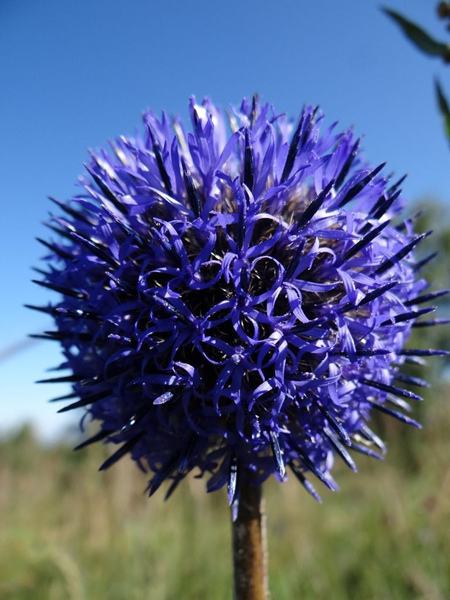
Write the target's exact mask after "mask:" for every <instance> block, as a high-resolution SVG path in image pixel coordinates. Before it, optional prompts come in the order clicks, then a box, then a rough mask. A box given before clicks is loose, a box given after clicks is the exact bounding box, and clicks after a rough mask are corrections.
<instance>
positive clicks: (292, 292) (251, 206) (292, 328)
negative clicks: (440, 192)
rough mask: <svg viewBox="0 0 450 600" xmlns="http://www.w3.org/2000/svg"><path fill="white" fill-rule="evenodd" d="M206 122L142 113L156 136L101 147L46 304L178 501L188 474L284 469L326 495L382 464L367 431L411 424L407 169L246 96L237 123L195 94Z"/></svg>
mask: <svg viewBox="0 0 450 600" xmlns="http://www.w3.org/2000/svg"><path fill="white" fill-rule="evenodd" d="M190 116H191V121H192V129H191V131H190V132H186V130H185V128H184V127H183V125H182V124H181V122H179V121H178V120H170V119H169V118H168V117H167V116H166V115H165V114H163V116H162V118H161V119H158V118H157V117H156V116H155V115H154V114H153V113H151V112H149V113H147V114H145V116H144V124H145V134H144V135H143V136H142V137H140V136H137V137H134V138H129V137H120V138H119V139H118V140H116V141H115V142H113V143H112V145H111V149H110V150H109V151H102V152H100V153H97V154H92V157H91V159H90V162H89V164H88V165H87V166H86V169H87V172H88V175H89V176H88V177H87V178H86V179H83V180H82V188H83V191H82V193H81V194H80V195H79V196H76V197H75V198H73V199H72V200H71V201H70V202H69V203H64V204H63V203H59V202H57V204H58V206H59V207H60V209H61V214H60V216H51V219H50V222H49V226H50V228H51V229H52V230H53V231H54V232H55V233H56V234H57V236H58V238H57V241H51V242H44V243H45V245H46V246H47V247H48V248H49V249H50V255H49V256H48V257H47V259H48V260H49V263H50V266H49V270H48V271H46V272H45V275H44V280H43V281H41V282H40V283H41V285H44V286H46V287H47V288H50V289H52V290H54V291H56V292H58V293H59V294H60V295H61V296H60V299H59V301H57V302H56V303H55V304H53V305H48V306H46V307H41V310H44V311H45V312H48V313H50V314H51V315H52V316H53V317H54V321H55V323H56V330H55V331H50V332H46V333H45V334H44V337H47V338H49V339H55V340H58V341H59V342H60V343H61V346H62V349H63V353H64V356H65V362H64V363H63V365H61V366H62V368H64V369H68V370H69V372H70V374H69V375H68V376H63V377H58V378H56V379H54V381H69V382H71V383H72V386H73V393H72V394H70V395H69V396H68V397H72V398H74V399H75V401H74V402H72V403H71V404H70V405H69V406H66V407H65V408H64V409H62V410H68V409H72V408H83V409H84V410H85V411H87V415H89V417H91V418H92V419H93V420H95V421H98V422H99V423H100V429H99V431H98V433H97V434H95V435H94V436H93V437H92V438H90V439H88V440H87V441H86V442H84V443H83V444H81V445H82V446H84V445H86V444H88V443H91V442H93V441H100V440H103V441H107V442H112V443H114V444H120V446H119V448H118V449H117V450H116V451H115V452H114V453H113V454H112V456H111V457H110V458H109V459H108V460H107V461H106V462H105V463H104V465H102V467H103V468H106V467H108V466H110V465H111V464H112V463H114V462H115V461H116V460H117V459H119V458H120V457H121V456H123V455H125V454H126V453H130V454H131V456H132V457H133V459H134V460H135V461H136V462H137V463H138V464H139V466H141V467H142V468H143V469H144V470H146V471H150V472H151V473H152V478H151V480H150V483H149V491H150V493H153V492H154V491H155V490H156V489H157V488H158V487H159V486H160V485H161V483H163V482H164V481H165V480H170V485H169V487H168V494H170V493H171V492H172V490H173V489H175V487H176V486H177V484H178V483H179V482H180V481H181V480H182V479H183V478H184V477H185V475H186V474H187V473H189V472H190V471H192V470H194V469H195V471H196V473H199V474H200V475H205V474H206V475H207V477H208V482H207V488H208V490H209V491H212V490H216V489H219V488H221V487H222V486H224V485H227V486H228V494H229V500H230V502H233V501H234V500H236V498H237V493H238V492H237V490H238V488H239V486H238V483H239V478H240V477H247V476H251V477H252V478H253V481H254V482H255V483H257V484H259V483H261V482H262V481H264V480H265V479H266V478H267V477H268V476H269V475H271V474H275V475H276V476H277V477H278V478H279V479H280V480H283V479H285V477H286V467H287V466H288V467H289V468H290V469H291V471H292V472H293V473H294V474H295V476H296V477H297V478H298V479H299V480H300V481H301V483H302V484H303V485H304V486H305V487H306V489H307V490H308V491H309V492H310V493H312V494H313V495H314V496H315V497H318V496H317V494H316V492H315V490H314V488H313V486H312V484H311V483H310V481H309V480H308V479H307V478H306V477H307V475H308V474H311V473H312V474H313V475H315V476H316V477H317V478H318V479H319V480H320V481H321V482H322V483H324V484H325V485H326V486H328V487H329V488H331V489H336V484H335V482H334V480H333V478H332V476H331V473H330V471H331V468H332V465H333V461H334V458H335V456H339V457H341V458H342V459H343V460H344V461H345V462H346V463H347V465H348V466H349V467H350V468H351V469H355V465H354V462H353V458H352V457H351V455H350V452H349V450H354V451H357V452H362V453H365V454H369V455H371V456H375V457H377V456H381V455H382V454H383V452H384V447H383V443H382V442H381V440H380V439H379V438H378V437H377V436H376V435H375V434H374V433H373V432H372V431H371V429H370V428H369V426H368V423H369V420H370V417H371V413H372V412H373V411H374V410H377V411H381V412H384V413H387V414H389V415H392V416H393V417H396V418H398V419H400V420H402V421H404V422H405V423H408V424H411V425H417V423H416V422H415V421H413V420H412V419H411V418H410V417H409V416H407V415H405V410H407V409H408V406H407V405H406V401H405V400H417V399H419V396H417V395H416V394H415V393H414V392H412V391H410V390H409V389H405V387H404V386H405V385H409V384H412V385H419V386H420V385H423V382H422V381H421V380H418V379H417V378H414V377H408V376H406V375H402V374H401V373H400V367H401V366H402V364H403V363H404V362H405V361H408V360H410V361H411V360H416V361H417V360H421V359H420V358H417V355H419V356H420V355H427V354H432V353H433V352H434V351H429V350H405V349H404V345H405V341H406V340H407V338H408V336H409V334H410V331H411V327H412V326H413V323H414V321H415V319H416V318H418V317H420V316H421V315H422V314H424V313H426V312H429V311H430V309H429V308H422V307H421V306H422V305H423V303H424V302H426V301H428V300H430V299H432V298H433V297H435V296H436V295H438V294H439V293H429V294H425V295H424V294H423V290H424V289H425V288H426V287H427V283H426V282H425V281H424V280H423V279H420V278H418V271H419V269H420V267H421V266H422V265H423V263H424V261H422V263H420V262H417V261H416V260H415V259H414V257H413V253H412V251H413V249H414V248H415V246H416V245H417V244H418V242H420V240H421V239H422V238H423V237H424V235H419V236H416V235H415V234H414V232H413V226H412V220H411V219H409V220H408V219H407V220H405V221H401V220H400V219H399V218H398V213H399V211H400V209H401V191H400V184H401V180H400V181H397V182H396V183H392V182H391V181H388V180H389V177H386V176H384V175H383V174H382V171H383V166H384V165H380V166H378V167H376V168H372V167H369V166H367V165H366V164H365V163H364V162H363V159H362V158H361V156H360V151H359V142H358V140H355V139H354V134H353V132H352V131H344V132H336V130H335V126H331V127H328V128H327V127H326V126H325V125H324V124H323V116H322V114H321V113H320V112H319V111H318V109H317V108H313V107H307V108H305V109H304V110H303V111H302V113H301V115H300V118H299V120H298V122H297V123H294V122H292V121H291V120H290V119H288V118H287V117H286V116H284V115H280V114H277V113H276V112H275V111H274V109H273V107H272V106H270V105H268V104H260V103H259V102H258V100H257V99H256V98H254V99H253V101H252V102H249V101H247V100H244V101H243V102H242V104H241V106H240V108H239V109H238V110H232V111H230V113H229V114H228V115H225V114H223V113H222V112H220V111H219V109H218V108H216V107H215V106H214V105H213V104H212V103H211V102H210V101H209V100H204V101H203V102H202V103H201V104H197V103H196V102H195V100H194V99H192V100H191V102H190Z"/></svg>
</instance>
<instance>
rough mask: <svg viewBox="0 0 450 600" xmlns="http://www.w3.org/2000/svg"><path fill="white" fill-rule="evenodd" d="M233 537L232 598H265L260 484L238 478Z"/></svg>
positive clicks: (264, 545) (262, 512) (265, 571)
mask: <svg viewBox="0 0 450 600" xmlns="http://www.w3.org/2000/svg"><path fill="white" fill-rule="evenodd" d="M232 537H233V565H234V598H235V600H267V599H268V597H269V593H268V578H267V539H266V517H265V513H264V501H263V498H262V486H261V485H255V484H252V482H250V481H248V480H246V481H241V482H240V484H239V509H238V514H237V518H236V519H235V520H234V521H233V524H232Z"/></svg>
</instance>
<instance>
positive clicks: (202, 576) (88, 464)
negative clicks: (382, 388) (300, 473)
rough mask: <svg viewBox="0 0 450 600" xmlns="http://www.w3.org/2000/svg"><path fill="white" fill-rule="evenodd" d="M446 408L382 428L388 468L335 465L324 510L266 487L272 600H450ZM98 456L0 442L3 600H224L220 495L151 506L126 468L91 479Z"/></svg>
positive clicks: (441, 404) (445, 392)
mask: <svg viewBox="0 0 450 600" xmlns="http://www.w3.org/2000/svg"><path fill="white" fill-rule="evenodd" d="M449 400H450V388H444V387H443V388H442V389H441V390H435V393H434V394H433V396H432V397H430V398H429V399H428V406H427V407H426V410H425V411H423V413H424V414H423V420H424V421H425V429H424V430H423V431H420V432H416V431H413V430H410V429H408V428H401V427H397V426H396V425H395V424H394V425H392V424H389V426H387V424H386V422H384V427H385V428H386V430H385V431H384V434H385V436H386V437H387V440H388V442H389V449H390V451H389V454H388V458H387V460H386V462H385V463H379V462H374V461H371V460H370V459H365V458H364V457H361V458H359V461H358V464H359V467H360V472H359V473H358V474H356V475H355V474H352V473H350V472H347V471H346V470H345V468H343V467H342V468H341V467H340V466H339V467H338V468H337V469H336V471H337V472H336V476H337V479H338V481H339V482H340V484H341V487H342V491H341V492H339V493H337V494H331V493H326V492H324V494H323V497H324V503H323V504H322V505H318V504H316V503H315V502H314V501H313V500H312V499H311V498H310V497H309V496H308V495H307V494H306V493H305V492H304V491H303V489H302V488H300V486H299V485H298V484H297V483H296V481H294V480H292V481H289V482H288V483H287V484H286V485H283V486H280V485H278V484H276V483H273V482H272V483H269V484H268V485H267V486H266V500H267V512H268V525H269V551H270V587H271V597H272V599H273V600H282V599H285V600H297V599H299V600H301V599H305V600H309V599H319V600H320V599H327V600H344V599H351V600H372V599H373V600H375V599H377V600H379V599H381V600H384V599H389V600H391V599H392V600H397V599H398V600H400V599H405V600H410V599H414V598H423V599H426V600H448V599H449V598H450V503H449V498H450V463H449V457H450V439H449V428H450V402H449ZM104 456H105V449H104V448H102V447H99V448H91V449H89V450H85V451H82V452H80V453H73V452H72V451H71V450H70V448H69V447H68V445H66V444H62V443H61V444H59V445H57V446H53V447H50V448H49V447H47V448H45V447H42V446H41V445H39V444H38V443H37V442H36V441H35V440H34V438H33V436H32V435H31V433H30V431H28V430H24V431H22V432H21V433H20V434H17V435H16V436H14V437H10V438H9V439H5V440H3V441H2V442H1V443H0V520H1V535H0V598H1V599H2V600H25V599H26V600H63V599H64V600H65V599H69V600H84V599H86V600H103V599H105V600H143V599H151V600H163V599H164V600H180V599H182V600H190V599H192V600H203V599H206V600H220V599H224V600H225V599H230V598H231V597H232V594H231V585H230V582H231V569H230V556H229V546H230V528H229V515H228V509H227V506H226V500H225V496H224V494H222V493H216V494H213V495H206V494H205V493H204V489H203V482H199V481H196V480H190V481H187V482H186V483H185V484H183V485H182V486H181V487H180V489H179V490H178V491H177V492H176V493H175V495H174V496H173V497H172V498H171V500H170V501H169V502H166V503H165V502H163V500H162V496H163V493H161V494H159V496H158V495H157V497H153V498H152V499H150V500H149V499H148V498H147V497H146V496H145V495H144V493H143V490H144V488H145V485H146V479H145V476H143V475H142V474H141V473H140V472H139V471H137V469H136V468H135V467H134V466H133V465H131V464H130V463H129V462H128V460H123V461H122V463H119V464H118V465H117V466H115V467H114V468H112V469H111V471H109V472H107V473H98V472H97V467H98V465H99V464H100V462H101V461H102V458H103V457H104ZM319 485H320V484H318V486H319Z"/></svg>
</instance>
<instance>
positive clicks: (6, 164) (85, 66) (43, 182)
mask: <svg viewBox="0 0 450 600" xmlns="http://www.w3.org/2000/svg"><path fill="white" fill-rule="evenodd" d="M386 3H389V6H391V7H393V8H397V9H398V10H401V11H403V12H405V14H408V15H409V16H410V17H411V18H414V19H415V20H417V21H418V22H420V23H422V24H423V25H424V26H426V27H428V28H429V29H430V30H431V31H434V33H435V34H436V35H440V34H442V36H443V35H444V34H443V33H442V31H441V30H443V28H441V27H440V26H439V23H438V21H437V19H436V18H435V15H434V4H435V3H434V2H424V1H423V0H409V1H395V0H390V1H389V0H386ZM448 73H449V74H450V71H449V72H448ZM434 74H440V75H441V76H442V79H443V81H444V82H445V80H446V79H447V81H448V85H449V92H450V77H448V76H447V73H446V72H445V67H442V66H440V65H439V64H438V62H436V61H431V60H429V59H427V58H426V57H424V56H422V55H421V54H419V53H418V52H417V51H416V50H415V49H414V48H412V47H411V45H410V44H409V43H407V41H406V40H405V39H403V37H402V36H401V35H400V32H399V31H398V30H397V28H396V27H394V25H393V24H392V23H391V22H389V21H388V20H387V18H386V17H385V16H384V15H383V14H381V13H380V11H379V3H378V2H374V1H372V0H364V1H361V0H341V1H339V2H336V0H322V1H321V2H312V1H311V0H290V1H287V0H277V1H276V2H275V1H271V2H269V1H268V0H226V2H217V1H215V0H196V1H195V2H189V1H182V0H178V1H175V0H162V1H161V0H132V1H128V2H125V1H124V0H122V1H120V2H119V1H118V0H76V1H72V2H61V0H0V182H1V185H0V202H1V208H2V210H1V212H0V215H1V216H0V219H1V224H2V230H1V235H0V257H1V258H0V274H1V277H0V282H1V283H0V285H1V296H0V302H1V311H0V319H1V321H0V331H1V333H0V359H1V358H2V354H3V356H4V354H5V353H6V354H11V356H10V358H9V359H8V360H5V359H4V358H3V360H1V362H0V430H2V429H5V428H8V427H11V426H15V425H17V424H18V423H20V422H22V421H24V420H32V421H33V422H34V423H35V424H36V425H37V427H38V428H39V430H40V431H41V432H42V433H43V434H44V435H46V436H51V435H53V434H54V433H55V432H56V431H57V430H58V429H60V428H61V427H64V426H65V425H66V424H67V423H68V422H69V421H70V419H71V417H63V416H62V415H55V412H56V407H55V405H51V404H47V402H46V399H47V398H49V397H52V396H55V395H57V394H58V393H59V392H61V393H63V392H64V391H65V390H64V389H60V390H56V389H54V388H52V387H51V386H49V385H47V386H37V385H35V384H34V383H33V381H34V380H35V379H39V378H41V377H42V376H44V370H45V369H46V368H47V367H49V366H53V365H56V364H57V363H58V362H59V360H60V356H59V353H58V349H57V347H56V346H55V347H53V346H51V344H50V345H49V343H48V342H42V343H41V344H39V343H37V344H35V345H31V346H30V347H29V348H27V349H26V350H22V351H17V352H16V353H14V354H13V353H11V352H10V349H12V347H13V346H16V345H17V344H18V345H20V344H22V343H24V340H25V339H26V335H27V333H29V332H33V331H34V332H38V331H39V330H40V329H42V328H43V327H45V326H46V322H45V319H43V318H41V317H40V316H39V315H38V314H33V313H32V312H31V311H26V310H25V309H23V308H22V304H23V303H24V302H29V303H39V302H40V301H46V300H48V298H49V294H47V293H45V292H44V291H39V290H38V289H36V287H35V286H33V285H32V284H31V283H30V282H29V280H30V278H31V276H32V272H31V270H30V267H31V265H36V264H38V261H39V257H40V256H41V255H42V254H43V252H42V248H41V247H40V246H39V244H38V243H37V242H35V240H34V238H35V236H37V235H43V234H44V230H43V228H42V226H41V224H40V223H41V221H42V220H43V219H45V216H46V214H47V211H48V210H49V209H50V203H49V201H48V200H47V199H46V197H47V195H48V194H52V195H54V196H56V197H59V198H62V199H63V198H67V197H68V196H69V195H70V194H71V193H72V192H73V190H74V187H73V183H74V182H75V180H76V178H77V176H78V175H79V174H80V173H81V171H82V163H83V161H84V160H85V158H86V150H87V148H89V147H99V146H101V145H103V144H105V142H106V141H107V140H108V139H110V138H112V137H115V136H116V135H119V134H121V133H132V132H133V131H135V129H136V127H138V126H139V125H140V115H141V113H142V110H143V109H145V108H148V107H151V108H153V109H155V110H157V111H159V110H161V109H162V108H165V109H167V110H168V111H169V112H171V113H181V114H182V115H184V114H185V112H186V103H187V99H188V97H189V95H191V94H195V95H196V96H197V97H202V96H203V95H208V96H210V97H212V98H213V100H215V101H216V102H217V103H219V104H222V105H230V104H233V103H238V102H239V101H240V99H241V97H242V96H244V95H247V96H251V95H252V94H253V93H254V92H258V93H259V94H260V95H261V97H262V98H263V99H265V100H269V101H271V102H272V103H274V104H275V105H276V107H277V108H278V109H279V110H280V111H284V112H288V113H291V114H296V113H297V112H298V111H299V109H300V108H301V106H302V104H303V103H305V102H306V103H316V104H320V105H321V107H322V108H323V110H324V111H325V112H326V113H327V115H328V117H329V119H330V121H334V120H337V119H338V120H339V122H340V124H341V126H342V127H346V126H348V125H354V126H355V128H356V130H357V131H358V132H359V133H363V134H365V138H364V139H365V141H364V145H365V149H366V155H367V156H368V157H369V158H370V159H371V160H373V162H376V163H377V164H378V163H379V162H382V161H384V160H387V161H388V163H389V166H390V167H391V169H393V170H395V171H396V172H398V173H399V174H403V173H404V172H408V173H409V179H408V180H407V183H406V185H405V191H406V193H407V195H408V196H409V197H410V198H411V199H412V200H417V199H418V198H420V197H422V196H425V195H432V196H435V197H437V198H439V199H441V200H444V201H446V200H448V199H449V197H450V193H449V189H450V188H449V186H450V169H449V161H450V156H449V152H448V148H447V144H446V142H445V139H444V135H443V133H442V130H441V123H440V120H439V117H438V114H437V111H436V107H435V101H434V96H433V91H432V77H433V75H434ZM72 419H73V417H72Z"/></svg>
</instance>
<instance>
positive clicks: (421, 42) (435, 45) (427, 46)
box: [382, 7, 450, 61]
mask: <svg viewBox="0 0 450 600" xmlns="http://www.w3.org/2000/svg"><path fill="white" fill-rule="evenodd" d="M382 11H383V12H384V13H385V14H386V15H388V17H390V18H391V19H392V20H393V21H394V22H395V23H396V24H397V25H398V26H399V27H400V29H401V30H402V31H403V33H404V34H405V36H406V37H407V38H408V39H409V40H410V41H411V42H412V43H413V44H414V45H415V46H417V48H419V50H422V52H425V54H429V55H430V56H440V57H442V58H443V59H444V60H445V61H448V60H449V58H450V47H449V45H448V44H445V43H444V42H438V41H437V40H435V39H434V38H432V37H431V35H429V34H428V33H427V32H426V31H424V30H423V29H422V28H421V27H419V26H418V25H416V24H415V23H413V22H412V21H409V20H408V19H406V18H405V17H404V16H403V15H401V14H400V13H398V12H396V11H395V10H392V9H390V8H387V7H383V8H382Z"/></svg>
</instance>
